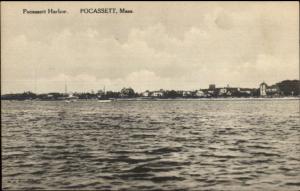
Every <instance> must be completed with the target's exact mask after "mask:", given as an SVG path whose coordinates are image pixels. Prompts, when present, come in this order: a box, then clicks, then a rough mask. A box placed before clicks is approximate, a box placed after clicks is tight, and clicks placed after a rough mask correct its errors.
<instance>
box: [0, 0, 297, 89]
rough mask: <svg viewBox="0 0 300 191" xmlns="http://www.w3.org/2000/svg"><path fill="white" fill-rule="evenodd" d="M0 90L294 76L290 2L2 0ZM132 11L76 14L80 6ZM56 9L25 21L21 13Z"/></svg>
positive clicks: (246, 83)
mask: <svg viewBox="0 0 300 191" xmlns="http://www.w3.org/2000/svg"><path fill="white" fill-rule="evenodd" d="M1 4H2V7H1V14H2V15H1V19H2V20H1V25H2V26H1V27H2V28H1V30H2V31H1V35H2V38H1V50H2V53H1V54H2V56H1V88H2V93H9V92H23V91H28V90H30V91H35V90H36V91H37V92H38V93H41V92H49V91H51V92H53V91H58V92H64V87H65V82H66V83H67V85H68V90H69V91H79V92H86V91H91V90H94V91H97V90H99V89H102V88H103V86H106V89H107V90H120V89H121V88H122V87H132V88H134V89H135V90H136V91H144V90H156V89H161V88H163V89H177V90H179V89H185V90H194V89H199V88H206V87H208V85H209V84H212V83H213V84H216V85H217V87H221V86H226V85H227V84H229V85H230V86H239V87H258V85H259V83H260V82H262V81H265V82H266V83H268V84H272V83H276V82H279V81H282V80H285V79H299V3H298V2H213V3H211V2H209V3H206V2H186V3H184V2H139V3H137V2H126V3H120V2H89V3H83V2H73V3H70V2H68V3H62V2H61V3H57V2H56V3H46V2H43V3H38V2H33V3H29V2H25V3H21V2H6V3H5V2H4V3H3V2H2V3H1ZM105 7H108V8H110V7H114V8H127V9H132V10H133V11H134V13H133V14H89V15H87V14H80V12H79V10H80V8H105ZM24 8H26V9H32V10H40V9H48V8H53V9H57V8H60V9H65V10H67V11H68V14H66V15H47V14H44V15H26V14H22V9H24Z"/></svg>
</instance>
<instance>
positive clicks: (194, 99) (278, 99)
mask: <svg viewBox="0 0 300 191" xmlns="http://www.w3.org/2000/svg"><path fill="white" fill-rule="evenodd" d="M109 100H111V102H116V101H117V102H119V101H275V100H276V101H283V100H300V97H252V98H245V97H244V98H238V97H231V98H116V99H109ZM1 101H59V102H66V101H67V100H37V99H26V100H2V99H1ZM85 101H95V102H98V101H101V100H98V99H77V100H75V101H73V102H85Z"/></svg>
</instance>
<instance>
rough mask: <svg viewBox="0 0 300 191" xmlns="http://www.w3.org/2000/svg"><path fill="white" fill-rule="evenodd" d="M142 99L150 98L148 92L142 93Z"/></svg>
mask: <svg viewBox="0 0 300 191" xmlns="http://www.w3.org/2000/svg"><path fill="white" fill-rule="evenodd" d="M141 94H142V97H149V96H150V92H149V90H147V91H145V92H142V93H141Z"/></svg>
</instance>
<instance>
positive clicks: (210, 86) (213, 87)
mask: <svg viewBox="0 0 300 191" xmlns="http://www.w3.org/2000/svg"><path fill="white" fill-rule="evenodd" d="M208 89H210V90H214V89H216V85H215V84H209V86H208Z"/></svg>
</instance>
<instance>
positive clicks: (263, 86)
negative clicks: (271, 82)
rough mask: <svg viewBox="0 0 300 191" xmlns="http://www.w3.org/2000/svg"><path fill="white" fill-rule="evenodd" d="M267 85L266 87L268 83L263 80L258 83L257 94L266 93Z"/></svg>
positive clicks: (263, 94) (264, 94)
mask: <svg viewBox="0 0 300 191" xmlns="http://www.w3.org/2000/svg"><path fill="white" fill-rule="evenodd" d="M267 87H268V85H267V84H266V83H265V82H263V83H261V84H260V85H259V95H260V96H266V95H267Z"/></svg>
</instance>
